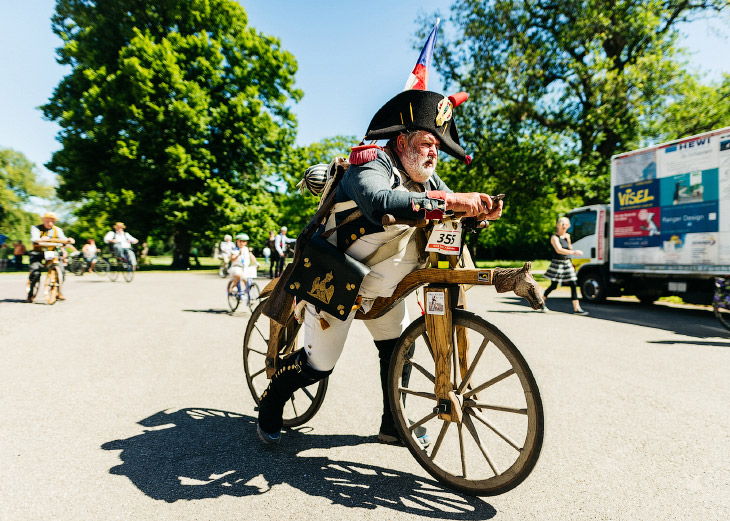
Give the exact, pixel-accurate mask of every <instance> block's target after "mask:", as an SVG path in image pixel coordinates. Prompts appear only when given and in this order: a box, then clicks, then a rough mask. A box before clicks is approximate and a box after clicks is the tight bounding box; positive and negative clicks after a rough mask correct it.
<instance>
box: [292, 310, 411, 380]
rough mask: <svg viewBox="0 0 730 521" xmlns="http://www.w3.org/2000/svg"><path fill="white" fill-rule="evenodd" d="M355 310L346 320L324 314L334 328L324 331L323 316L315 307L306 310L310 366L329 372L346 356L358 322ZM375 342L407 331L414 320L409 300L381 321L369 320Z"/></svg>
mask: <svg viewBox="0 0 730 521" xmlns="http://www.w3.org/2000/svg"><path fill="white" fill-rule="evenodd" d="M355 313H356V312H355V311H353V312H352V313H350V315H349V316H348V317H347V319H346V320H344V321H343V320H339V319H337V318H335V317H333V316H331V315H330V314H329V313H325V312H321V315H322V318H324V319H325V320H327V322H328V323H329V325H330V327H328V328H327V329H325V330H322V326H321V325H320V323H319V317H318V316H317V313H316V311H315V309H314V306H313V305H312V304H307V305H306V306H305V308H304V325H303V326H302V327H303V328H304V349H305V351H306V352H307V356H308V358H309V365H310V366H312V368H313V369H316V370H317V371H329V370H330V369H332V368H334V366H335V364H336V363H337V360H338V359H339V358H340V355H341V354H342V348H343V347H344V346H345V340H347V332H348V331H349V330H350V325H351V324H352V321H353V320H354V319H355ZM364 322H365V325H366V326H367V328H368V330H369V331H370V334H371V335H372V336H373V340H391V339H393V338H398V337H399V336H400V335H401V333H403V331H405V329H406V327H408V324H410V322H411V321H410V319H409V317H408V309H407V308H406V302H405V299H403V300H401V301H400V302H399V303H398V304H397V305H396V306H395V307H394V308H393V309H391V310H390V311H388V312H387V313H386V314H385V315H383V316H382V317H380V318H376V319H373V320H365V321H364Z"/></svg>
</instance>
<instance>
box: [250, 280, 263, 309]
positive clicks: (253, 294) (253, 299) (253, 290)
mask: <svg viewBox="0 0 730 521" xmlns="http://www.w3.org/2000/svg"><path fill="white" fill-rule="evenodd" d="M260 302H261V290H259V285H258V284H256V283H255V282H253V283H252V284H251V287H250V288H248V307H249V309H250V310H251V311H253V310H254V309H255V308H256V306H258V305H259V303H260Z"/></svg>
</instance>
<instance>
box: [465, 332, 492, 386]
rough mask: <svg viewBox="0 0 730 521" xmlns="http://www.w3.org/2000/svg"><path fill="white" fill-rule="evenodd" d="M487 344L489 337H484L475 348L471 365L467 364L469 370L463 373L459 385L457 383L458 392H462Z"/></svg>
mask: <svg viewBox="0 0 730 521" xmlns="http://www.w3.org/2000/svg"><path fill="white" fill-rule="evenodd" d="M487 344H489V339H488V338H485V339H484V341H483V342H482V345H480V346H479V349H478V350H477V354H476V355H475V356H474V360H472V362H471V365H470V366H469V370H468V371H467V372H466V374H465V375H464V379H463V380H462V381H461V385H459V390H458V392H459V393H463V392H464V388H465V387H466V386H467V384H468V383H469V382H470V381H471V375H473V374H474V370H475V369H476V368H477V364H478V363H479V359H480V358H481V357H482V354H483V353H484V350H485V349H486V348H487Z"/></svg>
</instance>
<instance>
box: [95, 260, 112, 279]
mask: <svg viewBox="0 0 730 521" xmlns="http://www.w3.org/2000/svg"><path fill="white" fill-rule="evenodd" d="M108 272H109V263H108V262H107V261H106V259H96V263H95V264H94V273H96V274H97V275H100V276H102V277H103V276H104V275H106V274H107V273H108Z"/></svg>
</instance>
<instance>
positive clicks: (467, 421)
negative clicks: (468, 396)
mask: <svg viewBox="0 0 730 521" xmlns="http://www.w3.org/2000/svg"><path fill="white" fill-rule="evenodd" d="M464 425H466V428H467V430H468V431H469V434H471V437H472V438H474V441H475V442H476V444H477V447H479V450H480V451H481V453H482V455H483V456H484V459H486V460H487V463H488V464H489V467H490V468H491V469H492V472H494V475H495V476H499V471H498V470H497V467H496V466H495V464H494V461H493V460H492V456H491V455H490V454H489V451H488V450H487V448H486V447H485V446H484V443H483V442H482V440H481V439H480V438H479V433H478V432H477V429H476V427H475V426H474V422H473V421H472V420H471V418H470V417H469V415H466V416H464Z"/></svg>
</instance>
